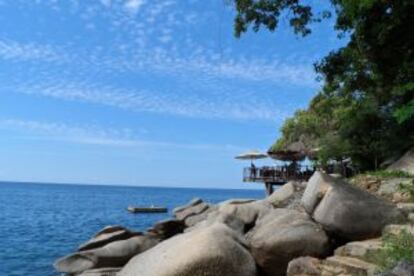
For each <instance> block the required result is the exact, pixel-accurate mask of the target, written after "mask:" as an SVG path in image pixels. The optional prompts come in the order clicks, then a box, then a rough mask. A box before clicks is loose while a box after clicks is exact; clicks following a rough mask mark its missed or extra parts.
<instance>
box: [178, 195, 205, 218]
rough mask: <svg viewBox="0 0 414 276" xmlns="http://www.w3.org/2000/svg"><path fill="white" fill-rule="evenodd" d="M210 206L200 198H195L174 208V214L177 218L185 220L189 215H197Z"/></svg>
mask: <svg viewBox="0 0 414 276" xmlns="http://www.w3.org/2000/svg"><path fill="white" fill-rule="evenodd" d="M209 207H210V206H209V205H208V204H207V203H205V202H203V201H202V200H201V199H195V200H193V201H191V202H190V203H189V204H188V205H186V206H182V207H178V208H175V209H174V211H173V212H174V216H175V217H176V218H177V219H178V220H185V219H187V218H188V217H190V216H195V215H199V214H201V213H203V212H205V211H207V210H208V208H209Z"/></svg>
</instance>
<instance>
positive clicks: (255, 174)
mask: <svg viewBox="0 0 414 276" xmlns="http://www.w3.org/2000/svg"><path fill="white" fill-rule="evenodd" d="M314 171H315V169H314V168H313V167H312V166H297V167H296V169H293V170H292V169H291V168H289V167H287V166H272V167H247V168H244V170H243V181H244V182H257V183H269V184H272V185H283V184H285V183H286V182H288V181H290V180H303V181H307V180H308V179H309V178H310V177H311V176H312V174H313V172H314Z"/></svg>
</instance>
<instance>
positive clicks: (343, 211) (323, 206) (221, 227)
mask: <svg viewBox="0 0 414 276" xmlns="http://www.w3.org/2000/svg"><path fill="white" fill-rule="evenodd" d="M409 208H411V206H405V209H409ZM409 210H411V209H409ZM408 213H410V212H407V211H402V209H401V208H397V207H396V206H394V205H392V204H389V203H387V202H385V201H384V200H381V199H378V198H376V197H375V196H372V195H370V194H369V193H367V192H365V191H362V190H359V189H358V188H355V187H353V186H352V185H350V184H348V183H347V182H345V181H343V180H341V179H337V178H334V177H331V176H329V175H326V174H324V173H321V172H316V173H315V174H314V175H313V176H312V178H311V179H310V180H309V182H308V183H307V185H305V184H304V183H295V182H290V183H287V184H285V185H284V186H283V187H281V188H280V189H279V190H277V191H276V192H275V193H273V194H272V195H271V196H270V197H268V198H266V199H263V200H250V199H233V200H229V201H225V202H222V203H219V204H217V205H212V204H208V203H206V202H204V201H203V200H201V199H194V200H192V201H191V202H190V203H188V204H187V205H185V206H182V207H178V208H176V209H174V218H172V219H169V220H165V221H161V222H159V223H157V224H155V225H154V226H153V227H152V228H150V229H148V231H146V232H145V233H137V232H133V231H130V230H128V229H125V228H123V227H121V226H111V227H107V228H105V229H103V230H101V231H100V232H99V233H98V234H97V235H96V236H95V237H93V238H92V239H91V240H90V241H88V242H86V243H85V244H84V245H82V246H81V247H80V248H79V251H78V252H75V253H74V254H71V255H69V256H66V257H64V258H62V259H59V260H58V261H56V263H55V268H56V269H57V270H58V271H60V272H63V273H68V274H71V275H95V276H98V275H100V276H104V275H105V276H111V275H120V276H135V275H139V276H190V275H191V276H225V275H238V276H273V275H286V274H288V275H344V274H338V271H345V272H346V273H348V275H369V274H370V273H372V272H373V271H374V270H375V269H376V267H375V266H374V265H372V266H371V265H370V263H369V260H364V258H363V257H364V256H365V255H367V256H368V255H369V254H367V252H370V250H371V251H372V250H375V249H376V248H377V247H378V246H379V245H378V242H377V240H375V239H374V240H371V241H370V242H366V241H363V242H362V241H361V240H364V239H367V238H370V239H371V238H377V237H378V236H380V235H381V231H382V230H383V228H384V226H386V225H389V224H398V223H400V222H402V221H405V220H406V217H407V215H409V214H408ZM410 214H411V213H410ZM395 227H396V226H395ZM395 227H394V228H395ZM391 228H392V227H391V226H388V230H387V231H397V230H395V229H394V228H392V229H391ZM335 249H336V250H335ZM334 250H335V251H334ZM333 253H334V255H333ZM358 254H359V256H360V257H358V258H356V257H355V256H358ZM330 255H333V256H330ZM329 256H330V257H329ZM325 257H327V258H326V259H325V260H320V258H325ZM349 263H352V265H351V266H349V267H351V268H352V269H351V268H349V269H348V266H347V265H348V264H349ZM344 267H345V268H347V269H348V270H346V269H345V268H344ZM322 268H323V269H322ZM322 272H323V273H322ZM345 272H344V273H345ZM349 273H351V274H349ZM352 273H356V274H352ZM361 273H362V274H361ZM364 273H365V274H364Z"/></svg>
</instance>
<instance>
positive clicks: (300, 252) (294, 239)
mask: <svg viewBox="0 0 414 276" xmlns="http://www.w3.org/2000/svg"><path fill="white" fill-rule="evenodd" d="M246 238H247V240H248V242H249V246H250V251H251V253H252V254H253V257H254V259H255V260H256V263H257V264H258V266H259V267H260V268H261V272H262V273H263V275H268V276H270V275H271V276H273V275H285V274H286V270H287V266H288V263H289V262H290V261H291V260H293V259H295V258H298V257H301V256H313V257H322V256H325V255H326V254H328V253H329V238H328V236H327V235H326V234H325V232H324V230H323V229H322V228H321V227H320V226H319V225H317V224H316V223H315V222H313V221H312V220H311V218H310V217H309V216H308V215H307V214H306V213H303V212H299V211H296V210H290V209H274V210H272V211H270V212H268V213H267V214H266V215H265V216H263V217H261V218H260V219H259V220H258V221H257V223H256V226H255V227H254V228H253V229H252V230H251V231H250V232H248V233H247V234H246Z"/></svg>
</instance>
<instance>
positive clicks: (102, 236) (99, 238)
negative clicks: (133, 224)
mask: <svg viewBox="0 0 414 276" xmlns="http://www.w3.org/2000/svg"><path fill="white" fill-rule="evenodd" d="M140 234H141V233H137V232H131V231H129V230H128V229H126V228H123V227H118V226H115V227H111V226H110V227H105V228H104V229H102V230H101V231H99V232H98V233H97V234H96V235H95V236H94V237H93V238H92V239H90V240H89V241H87V242H85V243H84V244H82V245H80V246H79V248H78V251H84V250H90V249H94V248H98V247H102V246H104V245H106V244H108V243H111V242H114V241H119V240H125V239H129V238H131V237H133V236H137V235H140Z"/></svg>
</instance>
